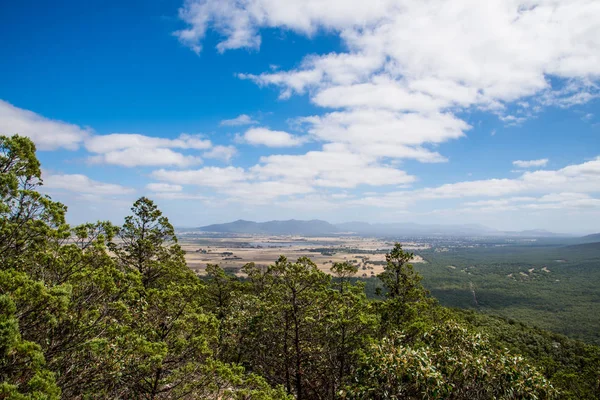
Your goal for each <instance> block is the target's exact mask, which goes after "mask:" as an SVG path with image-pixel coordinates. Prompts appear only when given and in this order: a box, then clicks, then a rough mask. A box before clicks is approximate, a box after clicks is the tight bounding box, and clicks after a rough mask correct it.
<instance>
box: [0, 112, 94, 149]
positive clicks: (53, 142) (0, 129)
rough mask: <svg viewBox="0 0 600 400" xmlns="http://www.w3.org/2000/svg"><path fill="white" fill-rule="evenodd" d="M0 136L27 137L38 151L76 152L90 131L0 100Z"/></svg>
mask: <svg viewBox="0 0 600 400" xmlns="http://www.w3.org/2000/svg"><path fill="white" fill-rule="evenodd" d="M0 134H2V135H7V136H12V135H14V134H19V135H21V136H27V137H29V138H31V140H33V142H34V143H35V144H36V146H37V148H38V149H39V150H56V149H59V148H65V149H68V150H76V149H77V148H78V147H79V145H80V144H81V142H82V141H83V140H84V139H85V138H87V137H88V136H89V135H90V134H91V130H90V129H87V128H81V127H79V126H77V125H74V124H69V123H66V122H62V121H57V120H52V119H49V118H45V117H43V116H41V115H39V114H36V113H34V112H32V111H28V110H24V109H22V108H18V107H15V106H13V105H12V104H10V103H7V102H5V101H3V100H0Z"/></svg>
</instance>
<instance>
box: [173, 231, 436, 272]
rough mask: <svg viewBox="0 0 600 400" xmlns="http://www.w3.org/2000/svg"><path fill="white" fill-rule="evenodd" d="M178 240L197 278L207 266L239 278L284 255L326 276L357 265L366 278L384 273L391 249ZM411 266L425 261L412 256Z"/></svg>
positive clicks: (245, 239)
mask: <svg viewBox="0 0 600 400" xmlns="http://www.w3.org/2000/svg"><path fill="white" fill-rule="evenodd" d="M179 239H180V244H181V246H182V248H183V249H184V250H185V252H186V256H185V257H186V260H187V263H188V266H189V267H190V268H191V269H193V270H194V271H195V272H196V273H198V274H200V275H202V274H204V271H205V269H206V264H219V265H220V266H221V267H223V268H225V269H226V270H228V271H229V272H233V273H236V274H238V275H241V273H240V272H239V269H240V268H241V267H242V266H243V265H244V264H246V263H249V262H254V263H255V264H257V265H262V266H267V265H270V264H273V263H274V262H275V261H276V260H277V259H278V258H279V256H281V255H284V256H286V257H287V258H288V259H291V260H295V259H297V258H299V257H303V256H306V257H309V258H310V259H312V260H313V262H315V263H316V264H317V266H318V267H319V268H320V269H321V270H323V271H324V272H327V273H330V272H331V270H330V268H331V266H332V265H333V263H335V262H341V261H348V262H352V263H356V264H357V265H358V266H359V272H358V276H365V277H368V276H371V275H377V274H379V273H380V272H382V271H383V265H381V263H382V262H384V261H385V252H386V251H387V250H389V249H390V248H391V247H392V246H393V243H391V242H386V241H382V240H379V239H376V238H359V237H310V238H309V237H302V236H263V235H239V236H235V237H225V238H223V237H206V236H202V237H196V236H193V235H180V237H179ZM403 247H404V249H405V250H409V251H412V250H419V249H425V248H427V246H426V245H422V244H418V243H404V245H403ZM315 249H318V250H317V251H315ZM311 250H313V251H311ZM319 250H320V251H319ZM412 262H413V263H424V262H425V261H424V260H423V259H422V258H421V257H420V256H418V255H415V257H414V259H413V261H412Z"/></svg>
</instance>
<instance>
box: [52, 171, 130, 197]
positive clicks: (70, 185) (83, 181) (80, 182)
mask: <svg viewBox="0 0 600 400" xmlns="http://www.w3.org/2000/svg"><path fill="white" fill-rule="evenodd" d="M43 178H44V186H43V187H44V188H45V189H58V190H66V191H69V192H75V193H82V194H89V195H123V194H130V193H133V192H134V190H133V189H131V188H127V187H124V186H121V185H117V184H114V183H104V182H98V181H95V180H93V179H90V178H88V177H87V176H85V175H82V174H64V175H60V174H57V175H54V174H49V175H46V174H44V176H43Z"/></svg>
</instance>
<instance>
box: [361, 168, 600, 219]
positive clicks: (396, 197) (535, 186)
mask: <svg viewBox="0 0 600 400" xmlns="http://www.w3.org/2000/svg"><path fill="white" fill-rule="evenodd" d="M557 191H558V192H559V193H571V196H575V195H574V194H573V193H575V194H576V195H578V196H584V197H585V196H587V195H588V194H591V193H600V157H596V158H595V159H593V160H591V161H587V162H584V163H582V164H574V165H568V166H566V167H564V168H561V169H558V170H540V171H531V172H524V173H523V174H522V175H521V176H519V177H518V178H514V179H508V178H505V179H482V180H476V181H465V182H456V183H448V184H444V185H441V186H437V187H429V188H423V189H418V190H412V191H409V190H405V191H394V192H388V193H385V194H383V195H380V196H366V197H363V198H362V199H357V200H356V201H355V202H356V203H357V204H367V205H373V206H379V207H392V208H394V207H398V206H399V205H405V206H406V205H407V204H408V203H409V202H407V201H406V199H411V201H412V202H414V201H419V200H435V199H453V198H454V199H460V198H468V197H488V198H490V197H492V198H493V197H504V196H508V195H517V194H542V195H543V194H551V193H556V192H557ZM562 196H563V197H564V196H565V195H564V194H563V195H562ZM546 199H552V197H547V198H546ZM563 200H564V199H563ZM571 200H572V199H571ZM579 200H581V204H585V203H586V202H588V200H589V199H585V198H584V199H579ZM592 203H593V202H592ZM471 205H474V204H473V203H471ZM489 205H495V206H498V205H499V204H493V203H489Z"/></svg>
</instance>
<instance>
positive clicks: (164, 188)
mask: <svg viewBox="0 0 600 400" xmlns="http://www.w3.org/2000/svg"><path fill="white" fill-rule="evenodd" d="M146 189H148V190H151V191H153V192H181V191H182V190H183V186H181V185H171V184H169V183H157V182H153V183H149V184H147V185H146Z"/></svg>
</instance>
